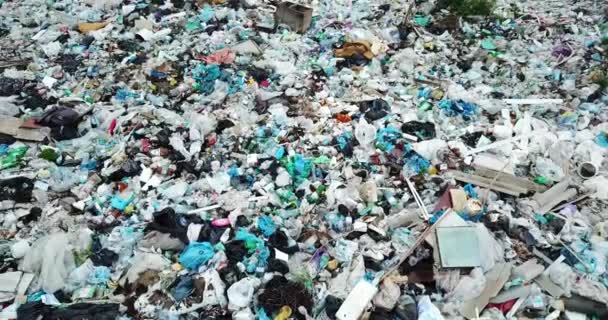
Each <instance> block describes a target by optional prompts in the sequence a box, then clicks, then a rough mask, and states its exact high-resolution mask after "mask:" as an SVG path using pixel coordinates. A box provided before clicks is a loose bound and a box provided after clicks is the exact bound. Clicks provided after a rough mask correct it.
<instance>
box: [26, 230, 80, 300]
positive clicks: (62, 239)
mask: <svg viewBox="0 0 608 320" xmlns="http://www.w3.org/2000/svg"><path fill="white" fill-rule="evenodd" d="M74 267H75V265H74V256H73V255H72V247H71V245H70V242H69V238H68V235H67V233H63V232H61V233H55V234H52V235H49V236H46V237H43V238H41V239H38V241H36V243H35V244H34V246H33V247H32V249H31V250H30V251H28V253H27V254H26V255H25V257H24V258H23V261H22V262H21V266H20V268H19V269H20V270H23V271H26V272H32V273H35V274H37V275H38V281H37V283H36V288H42V289H44V291H46V292H49V293H53V292H55V291H57V290H60V289H62V288H63V287H64V286H65V283H66V280H67V277H68V275H69V274H70V272H72V270H73V269H74Z"/></svg>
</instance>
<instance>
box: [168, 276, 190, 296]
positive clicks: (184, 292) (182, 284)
mask: <svg viewBox="0 0 608 320" xmlns="http://www.w3.org/2000/svg"><path fill="white" fill-rule="evenodd" d="M192 291H194V281H193V280H192V277H190V276H184V277H181V278H180V279H179V282H178V283H177V285H176V286H175V288H173V290H171V295H172V296H173V298H174V299H175V301H176V302H181V301H182V300H184V299H186V298H188V296H190V294H192Z"/></svg>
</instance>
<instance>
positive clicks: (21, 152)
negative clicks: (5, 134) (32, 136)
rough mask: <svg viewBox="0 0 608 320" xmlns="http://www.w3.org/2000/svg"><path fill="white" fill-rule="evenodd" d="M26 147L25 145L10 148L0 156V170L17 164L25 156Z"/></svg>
mask: <svg viewBox="0 0 608 320" xmlns="http://www.w3.org/2000/svg"><path fill="white" fill-rule="evenodd" d="M27 149H28V147H26V146H22V147H17V148H14V149H10V150H9V151H8V152H7V154H6V155H5V156H4V157H2V158H0V170H2V169H7V168H12V167H14V166H16V165H17V164H19V163H20V162H21V159H23V157H24V156H25V153H26V152H27Z"/></svg>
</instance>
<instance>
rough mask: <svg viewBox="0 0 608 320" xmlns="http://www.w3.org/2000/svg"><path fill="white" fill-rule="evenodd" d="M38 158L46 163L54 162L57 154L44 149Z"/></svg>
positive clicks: (52, 150) (57, 156)
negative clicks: (46, 161)
mask: <svg viewBox="0 0 608 320" xmlns="http://www.w3.org/2000/svg"><path fill="white" fill-rule="evenodd" d="M38 156H39V157H40V158H42V159H44V160H48V161H52V162H55V161H57V158H59V154H58V153H57V151H55V150H54V149H52V148H46V149H44V150H42V151H41V152H40V154H39V155H38Z"/></svg>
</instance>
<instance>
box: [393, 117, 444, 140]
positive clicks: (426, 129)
mask: <svg viewBox="0 0 608 320" xmlns="http://www.w3.org/2000/svg"><path fill="white" fill-rule="evenodd" d="M401 131H403V132H404V133H407V134H409V135H413V136H415V137H418V139H420V140H429V139H433V138H435V134H436V133H435V124H434V123H432V122H421V121H410V122H406V123H404V124H403V125H402V126H401Z"/></svg>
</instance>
